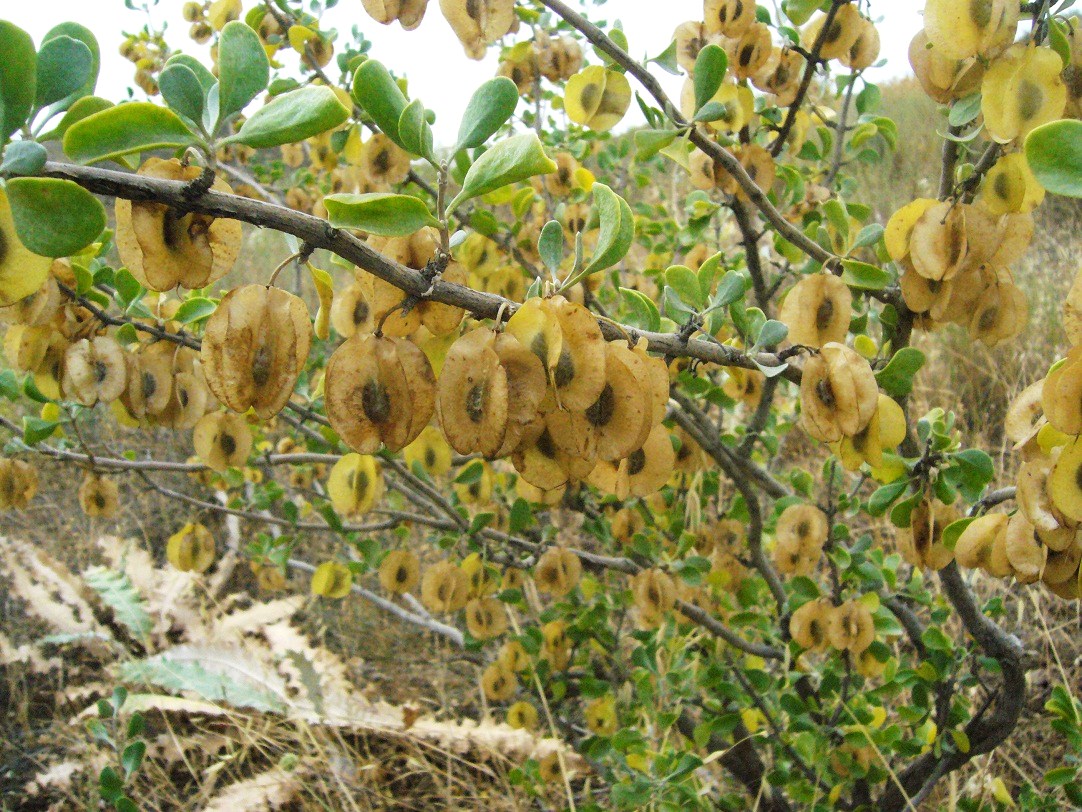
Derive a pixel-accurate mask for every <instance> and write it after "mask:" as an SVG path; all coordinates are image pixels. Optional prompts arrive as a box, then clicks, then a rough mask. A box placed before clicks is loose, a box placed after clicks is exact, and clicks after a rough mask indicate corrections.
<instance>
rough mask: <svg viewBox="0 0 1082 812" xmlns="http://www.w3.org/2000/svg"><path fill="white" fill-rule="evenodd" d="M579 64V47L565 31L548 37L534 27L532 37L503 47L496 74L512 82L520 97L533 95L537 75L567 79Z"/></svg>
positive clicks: (576, 70)
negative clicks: (509, 46)
mask: <svg viewBox="0 0 1082 812" xmlns="http://www.w3.org/2000/svg"><path fill="white" fill-rule="evenodd" d="M581 67H582V47H581V46H580V45H579V44H578V42H577V41H575V40H574V39H572V38H571V37H569V36H567V35H566V34H565V35H563V36H560V37H553V36H550V35H549V33H548V32H547V31H543V30H541V29H538V30H537V31H536V33H535V34H534V37H533V39H532V40H525V41H523V42H518V43H516V44H515V45H513V46H512V47H511V48H508V49H506V51H505V52H504V56H503V58H502V59H501V60H500V66H499V68H498V70H497V75H498V76H506V77H507V78H508V79H510V80H511V81H512V82H514V83H515V87H517V88H518V92H519V94H520V95H522V96H526V97H527V98H530V97H532V96H533V94H534V92H535V89H536V87H537V82H538V80H539V78H540V77H544V78H545V79H548V80H549V81H550V82H563V81H565V80H567V79H570V78H571V77H572V76H573V75H574V74H575V73H577V72H578V71H579V69H580V68H581Z"/></svg>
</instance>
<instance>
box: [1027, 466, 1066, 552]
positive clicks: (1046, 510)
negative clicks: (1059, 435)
mask: <svg viewBox="0 0 1082 812" xmlns="http://www.w3.org/2000/svg"><path fill="white" fill-rule="evenodd" d="M1053 462H1054V461H1053V460H1052V459H1051V458H1049V457H1045V456H1040V457H1035V458H1034V459H1032V460H1029V461H1027V462H1025V463H1023V464H1022V465H1021V466H1020V467H1019V469H1018V487H1017V490H1016V493H1015V499H1016V501H1017V503H1018V507H1019V509H1020V510H1021V511H1022V515H1024V516H1025V517H1026V518H1027V519H1028V520H1029V522H1030V524H1032V525H1033V527H1034V529H1035V530H1036V531H1037V532H1038V533H1040V534H1041V537H1042V539H1045V538H1047V542H1046V543H1047V544H1048V545H1049V546H1050V547H1052V548H1053V549H1055V550H1064V549H1066V548H1067V547H1068V546H1070V544H1071V543H1072V542H1073V541H1074V525H1075V522H1073V521H1071V520H1069V519H1067V518H1066V517H1065V516H1064V515H1063V514H1062V513H1060V512H1059V511H1058V510H1057V509H1056V507H1055V506H1054V505H1053V503H1052V500H1051V497H1050V496H1049V491H1048V477H1049V474H1050V473H1051V471H1052V464H1053ZM1066 525H1070V527H1069V528H1068V527H1066Z"/></svg>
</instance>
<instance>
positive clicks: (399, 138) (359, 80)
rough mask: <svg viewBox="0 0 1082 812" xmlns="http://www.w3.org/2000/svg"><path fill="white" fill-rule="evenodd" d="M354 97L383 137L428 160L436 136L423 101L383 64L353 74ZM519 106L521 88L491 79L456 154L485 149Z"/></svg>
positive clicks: (469, 115) (477, 95)
mask: <svg viewBox="0 0 1082 812" xmlns="http://www.w3.org/2000/svg"><path fill="white" fill-rule="evenodd" d="M353 98H354V100H355V101H356V102H357V104H359V105H360V106H361V107H363V108H364V110H365V112H366V113H368V115H370V116H371V117H372V120H373V121H374V122H375V123H376V126H377V127H379V129H380V130H382V131H383V133H384V134H385V135H386V136H387V137H388V138H390V139H391V140H392V141H394V142H395V143H396V144H398V145H399V146H400V147H402V148H403V149H404V150H406V151H407V152H410V153H412V154H414V155H419V156H421V157H422V158H425V159H427V160H429V161H432V160H434V158H433V155H432V131H431V128H430V127H429V124H428V120H427V115H426V113H425V110H424V107H423V105H421V103H420V100H418V99H414V100H413V101H408V100H407V99H406V96H405V94H404V93H403V92H402V89H401V88H400V87H399V86H398V83H397V82H396V81H395V79H394V77H393V76H391V74H390V73H389V72H388V70H387V68H385V67H384V66H383V64H382V63H380V62H377V61H376V60H374V59H369V60H366V61H365V62H363V63H362V64H361V66H360V67H359V68H357V72H356V73H355V74H354V75H353ZM517 105H518V88H516V87H515V83H514V82H512V81H511V80H510V79H508V78H507V77H505V76H499V77H496V78H495V79H490V80H489V81H487V82H485V83H484V84H483V85H481V87H479V88H478V89H477V90H476V91H475V92H474V94H473V96H472V97H471V98H470V101H469V104H467V105H466V110H465V112H464V113H463V115H462V122H461V124H460V125H459V129H458V141H457V143H456V144H455V146H454V149H453V150H452V151H453V152H458V151H460V150H463V149H476V148H477V147H480V146H483V145H484V143H485V142H486V141H488V139H489V138H491V137H492V136H493V135H494V134H495V133H496V131H497V130H499V129H500V127H502V126H503V125H504V124H506V123H507V121H508V119H510V118H511V116H512V115H513V114H514V112H515V107H516V106H517Z"/></svg>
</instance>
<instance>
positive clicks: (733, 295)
mask: <svg viewBox="0 0 1082 812" xmlns="http://www.w3.org/2000/svg"><path fill="white" fill-rule="evenodd" d="M747 289H748V280H747V279H746V278H745V277H744V275H743V274H741V273H738V272H737V271H727V272H726V273H725V276H723V277H721V281H719V282H718V288H717V290H715V291H714V296H713V298H711V299H710V309H711V310H716V309H717V308H720V307H728V306H729V305H731V304H733V303H734V302H737V301H739V300H740V299H742V298H743V297H744V292H745V291H746V290H747Z"/></svg>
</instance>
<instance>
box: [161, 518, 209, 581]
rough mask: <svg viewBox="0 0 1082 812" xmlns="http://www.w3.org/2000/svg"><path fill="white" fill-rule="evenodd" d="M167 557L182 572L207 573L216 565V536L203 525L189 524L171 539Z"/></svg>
mask: <svg viewBox="0 0 1082 812" xmlns="http://www.w3.org/2000/svg"><path fill="white" fill-rule="evenodd" d="M165 557H166V558H167V559H169V563H170V564H172V565H173V566H174V567H175V568H176V569H178V570H180V571H181V572H206V571H207V570H208V569H210V565H211V564H213V563H214V536H212V535H211V534H210V531H209V530H207V528H206V527H204V526H203V525H201V524H191V523H188V524H186V525H184V526H183V527H182V528H180V530H178V531H177V532H176V533H174V534H173V535H171V536H170V537H169V541H168V542H167V543H166V545H165Z"/></svg>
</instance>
